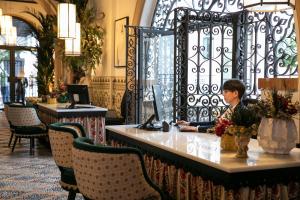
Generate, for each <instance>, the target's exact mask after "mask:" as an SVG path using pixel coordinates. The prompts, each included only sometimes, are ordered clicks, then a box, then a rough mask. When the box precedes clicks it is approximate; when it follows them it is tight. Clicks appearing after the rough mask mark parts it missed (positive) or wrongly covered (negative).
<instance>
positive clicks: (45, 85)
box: [26, 11, 56, 96]
mask: <svg viewBox="0 0 300 200" xmlns="http://www.w3.org/2000/svg"><path fill="white" fill-rule="evenodd" d="M26 13H27V14H29V15H31V16H33V17H34V18H36V19H37V20H38V22H39V23H40V24H39V26H38V28H37V32H36V33H35V34H34V37H35V38H36V39H37V40H38V41H39V43H38V44H37V46H36V48H37V64H36V65H34V66H35V67H36V69H37V78H36V80H37V85H38V94H39V96H41V95H47V94H49V85H50V84H51V83H53V74H54V58H53V54H54V47H55V42H56V31H55V29H54V26H55V22H56V16H53V15H43V14H42V13H41V12H36V11H26Z"/></svg>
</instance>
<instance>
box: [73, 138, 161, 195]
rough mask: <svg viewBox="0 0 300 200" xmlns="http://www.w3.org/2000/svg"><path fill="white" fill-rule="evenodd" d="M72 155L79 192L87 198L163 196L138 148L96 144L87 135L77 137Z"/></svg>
mask: <svg viewBox="0 0 300 200" xmlns="http://www.w3.org/2000/svg"><path fill="white" fill-rule="evenodd" d="M72 154H73V167H74V172H75V177H76V180H77V185H78V188H79V191H80V192H81V193H82V194H83V195H84V196H85V197H87V198H88V199H93V200H97V199H102V200H103V199H107V200H108V199H109V200H111V199H122V200H126V199H128V200H134V199H140V200H141V199H164V198H163V194H162V192H161V190H160V189H159V188H158V187H157V186H156V185H154V184H153V183H152V182H151V181H150V179H149V177H148V175H147V173H146V169H145V166H144V161H143V157H142V154H141V153H140V151H139V150H137V149H134V148H114V147H109V146H102V145H93V144H92V142H91V141H89V139H87V138H77V139H75V140H74V147H73V153H72Z"/></svg>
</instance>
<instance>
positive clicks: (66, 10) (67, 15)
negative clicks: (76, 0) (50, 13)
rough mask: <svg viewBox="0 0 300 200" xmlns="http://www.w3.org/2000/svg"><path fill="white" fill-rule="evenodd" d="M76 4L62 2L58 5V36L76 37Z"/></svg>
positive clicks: (64, 37)
mask: <svg viewBox="0 0 300 200" xmlns="http://www.w3.org/2000/svg"><path fill="white" fill-rule="evenodd" d="M75 26H76V5H75V4H71V3H60V4H58V7H57V37H58V38H61V39H66V38H76V27H75Z"/></svg>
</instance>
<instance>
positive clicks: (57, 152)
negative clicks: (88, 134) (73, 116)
mask: <svg viewBox="0 0 300 200" xmlns="http://www.w3.org/2000/svg"><path fill="white" fill-rule="evenodd" d="M78 136H85V133H84V129H83V127H82V126H81V125H80V124H78V123H54V124H51V125H50V126H49V140H50V145H51V151H52V156H53V159H54V161H55V163H56V165H57V166H58V167H59V169H60V172H61V180H60V181H59V183H60V185H61V187H62V188H63V189H65V190H67V191H69V196H68V199H75V197H76V193H77V192H78V188H77V183H76V180H75V176H74V171H73V164H72V146H73V140H74V139H75V138H77V137H78Z"/></svg>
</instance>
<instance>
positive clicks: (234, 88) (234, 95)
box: [176, 79, 246, 132]
mask: <svg viewBox="0 0 300 200" xmlns="http://www.w3.org/2000/svg"><path fill="white" fill-rule="evenodd" d="M245 90H246V88H245V85H244V84H243V83H242V82H241V81H240V80H237V79H230V80H227V81H226V82H225V83H224V85H223V96H224V100H225V102H226V103H228V104H229V108H228V109H227V110H226V111H225V112H224V113H223V114H222V115H221V116H220V117H221V118H227V119H228V118H229V119H230V117H231V114H232V112H233V111H234V109H236V107H237V106H243V105H242V103H241V99H242V97H243V95H244V93H245ZM176 124H177V125H180V126H181V127H180V131H191V132H204V131H205V130H204V128H205V129H206V128H208V127H207V126H213V125H214V122H187V121H184V120H179V121H177V123H176Z"/></svg>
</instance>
